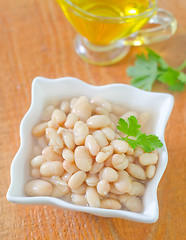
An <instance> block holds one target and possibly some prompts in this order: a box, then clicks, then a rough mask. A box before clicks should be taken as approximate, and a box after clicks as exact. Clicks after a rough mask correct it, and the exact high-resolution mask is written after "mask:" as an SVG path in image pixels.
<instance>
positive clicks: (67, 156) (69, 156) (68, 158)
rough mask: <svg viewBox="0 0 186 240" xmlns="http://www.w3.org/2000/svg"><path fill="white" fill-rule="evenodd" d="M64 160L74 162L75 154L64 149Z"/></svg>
mask: <svg viewBox="0 0 186 240" xmlns="http://www.w3.org/2000/svg"><path fill="white" fill-rule="evenodd" d="M62 156H63V158H64V159H65V160H66V161H68V162H74V152H73V151H72V150H70V149H68V148H64V149H63V152H62Z"/></svg>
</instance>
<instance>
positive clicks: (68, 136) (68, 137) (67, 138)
mask: <svg viewBox="0 0 186 240" xmlns="http://www.w3.org/2000/svg"><path fill="white" fill-rule="evenodd" d="M60 133H61V135H62V138H63V141H64V143H65V145H66V146H67V148H69V149H70V150H74V148H75V142H74V136H73V134H72V133H71V132H70V131H69V130H68V129H65V128H59V129H58V134H60Z"/></svg>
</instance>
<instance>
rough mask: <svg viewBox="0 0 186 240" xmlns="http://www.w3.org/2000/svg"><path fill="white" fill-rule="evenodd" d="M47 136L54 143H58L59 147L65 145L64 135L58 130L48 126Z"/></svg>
mask: <svg viewBox="0 0 186 240" xmlns="http://www.w3.org/2000/svg"><path fill="white" fill-rule="evenodd" d="M45 131H46V137H47V138H48V139H49V140H50V141H51V142H52V145H57V147H58V148H63V147H64V142H63V139H62V137H61V136H60V135H59V134H57V130H55V129H53V128H46V130H45Z"/></svg>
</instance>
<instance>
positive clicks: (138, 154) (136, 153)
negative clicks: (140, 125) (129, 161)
mask: <svg viewBox="0 0 186 240" xmlns="http://www.w3.org/2000/svg"><path fill="white" fill-rule="evenodd" d="M143 153H144V151H143V149H142V148H140V147H137V148H136V149H135V150H134V157H139V156H140V155H141V154H143Z"/></svg>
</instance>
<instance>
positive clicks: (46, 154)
mask: <svg viewBox="0 0 186 240" xmlns="http://www.w3.org/2000/svg"><path fill="white" fill-rule="evenodd" d="M42 156H43V158H44V159H46V161H62V160H63V158H62V156H60V155H59V154H57V153H56V152H54V150H53V148H52V147H51V146H48V147H46V148H44V149H43V151H42Z"/></svg>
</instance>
